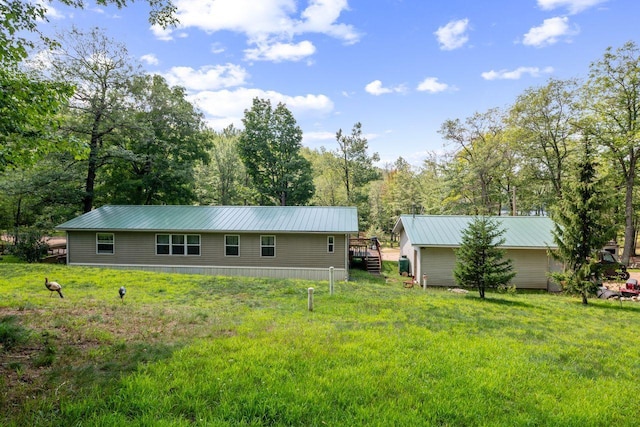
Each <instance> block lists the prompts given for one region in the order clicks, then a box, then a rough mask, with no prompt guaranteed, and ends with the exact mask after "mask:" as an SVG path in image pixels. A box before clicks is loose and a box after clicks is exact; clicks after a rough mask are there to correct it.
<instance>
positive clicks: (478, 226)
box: [453, 217, 516, 298]
mask: <svg viewBox="0 0 640 427" xmlns="http://www.w3.org/2000/svg"><path fill="white" fill-rule="evenodd" d="M504 232H505V231H504V229H501V228H500V225H499V224H498V223H497V222H496V221H495V220H493V219H491V218H487V217H476V218H474V219H473V220H472V221H471V223H470V224H469V226H468V227H467V229H465V230H464V231H463V232H462V242H461V244H460V248H459V249H458V250H456V265H455V267H454V270H453V278H454V280H455V282H456V284H457V285H458V286H462V287H470V288H477V289H478V292H479V294H480V298H484V297H485V291H486V290H487V289H491V288H497V287H499V286H505V285H507V284H508V283H509V282H510V281H511V279H513V277H514V276H515V275H516V273H515V272H514V271H513V265H512V264H511V260H510V259H508V258H507V259H505V251H504V249H502V248H500V245H502V244H504V242H505V239H504V237H503V234H504Z"/></svg>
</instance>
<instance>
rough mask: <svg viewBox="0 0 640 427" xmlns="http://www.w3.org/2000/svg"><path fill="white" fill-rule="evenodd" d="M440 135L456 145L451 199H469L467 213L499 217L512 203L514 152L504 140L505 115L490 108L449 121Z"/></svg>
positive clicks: (443, 125) (442, 127)
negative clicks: (511, 186) (503, 117)
mask: <svg viewBox="0 0 640 427" xmlns="http://www.w3.org/2000/svg"><path fill="white" fill-rule="evenodd" d="M439 132H440V134H442V136H443V137H444V138H445V139H446V140H448V141H451V142H453V143H454V144H455V146H456V152H455V155H454V159H453V162H451V163H450V168H449V172H450V173H449V180H450V184H451V186H452V189H453V190H454V193H457V194H452V195H451V196H450V197H454V198H455V197H460V198H462V199H466V200H467V202H468V203H469V204H470V206H469V208H468V210H469V211H470V212H467V213H476V214H483V215H487V214H496V215H498V214H500V211H501V210H502V207H503V205H507V206H513V203H512V202H511V197H512V193H511V191H510V190H511V188H510V185H511V175H512V169H513V168H514V163H513V161H512V160H513V159H512V156H513V150H512V149H511V147H510V146H509V144H508V143H507V141H506V140H505V138H504V125H503V122H502V112H501V111H500V110H499V109H496V108H494V109H490V110H488V111H487V112H485V113H475V114H474V115H473V116H471V117H468V118H467V119H465V121H464V122H462V121H460V120H459V119H455V120H446V121H445V122H444V123H443V124H442V126H441V128H440V131H439Z"/></svg>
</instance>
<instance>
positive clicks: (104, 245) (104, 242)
mask: <svg viewBox="0 0 640 427" xmlns="http://www.w3.org/2000/svg"><path fill="white" fill-rule="evenodd" d="M114 249H115V240H114V237H113V233H97V234H96V253H97V254H113V253H114V252H115V251H114Z"/></svg>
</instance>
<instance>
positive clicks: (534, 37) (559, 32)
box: [522, 16, 578, 47]
mask: <svg viewBox="0 0 640 427" xmlns="http://www.w3.org/2000/svg"><path fill="white" fill-rule="evenodd" d="M577 33H578V29H577V27H576V28H574V29H571V28H570V27H569V18H567V17H566V16H564V17H555V18H549V19H545V20H544V21H543V22H542V25H540V26H539V27H533V28H531V29H530V30H529V32H528V33H527V34H525V35H524V39H523V41H522V43H523V44H525V45H527V46H535V47H543V46H548V45H552V44H554V43H557V42H558V40H559V39H560V38H561V37H569V36H573V35H575V34H577Z"/></svg>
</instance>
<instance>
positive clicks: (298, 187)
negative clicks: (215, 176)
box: [238, 98, 314, 206]
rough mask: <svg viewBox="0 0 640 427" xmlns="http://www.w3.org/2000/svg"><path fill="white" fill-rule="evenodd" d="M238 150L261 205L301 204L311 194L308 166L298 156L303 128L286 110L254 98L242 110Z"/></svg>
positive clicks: (306, 162) (311, 180) (284, 107)
mask: <svg viewBox="0 0 640 427" xmlns="http://www.w3.org/2000/svg"><path fill="white" fill-rule="evenodd" d="M242 122H243V123H244V131H243V132H242V134H241V135H240V141H239V144H238V148H239V150H240V157H241V158H242V161H243V163H244V165H245V167H246V169H247V173H248V174H249V176H251V179H252V182H253V184H254V185H255V188H256V190H257V191H258V192H259V193H260V194H261V196H262V198H263V200H262V202H263V203H269V204H277V205H281V206H285V205H304V204H306V203H307V202H308V201H309V200H310V199H311V196H312V195H313V191H314V188H313V177H312V175H311V165H310V163H309V161H308V160H307V159H305V158H304V157H303V156H302V154H301V153H300V149H301V147H302V129H300V127H299V126H298V125H297V124H296V120H295V119H294V117H293V115H292V114H291V112H290V111H289V110H288V109H287V107H286V106H285V105H284V104H282V103H278V105H277V106H276V108H275V109H273V108H272V107H271V101H269V100H265V99H259V98H255V99H254V100H253V106H252V107H251V109H250V110H245V112H244V118H243V119H242Z"/></svg>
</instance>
